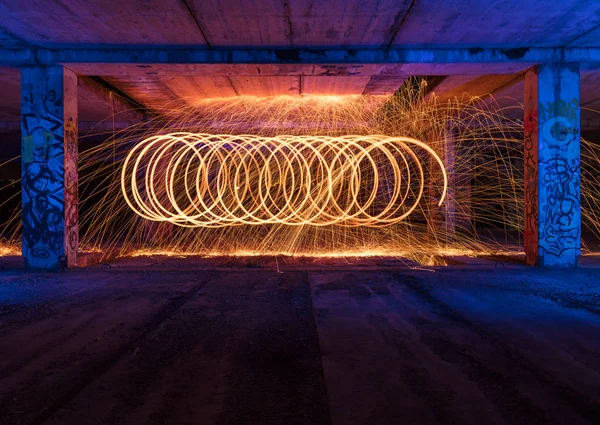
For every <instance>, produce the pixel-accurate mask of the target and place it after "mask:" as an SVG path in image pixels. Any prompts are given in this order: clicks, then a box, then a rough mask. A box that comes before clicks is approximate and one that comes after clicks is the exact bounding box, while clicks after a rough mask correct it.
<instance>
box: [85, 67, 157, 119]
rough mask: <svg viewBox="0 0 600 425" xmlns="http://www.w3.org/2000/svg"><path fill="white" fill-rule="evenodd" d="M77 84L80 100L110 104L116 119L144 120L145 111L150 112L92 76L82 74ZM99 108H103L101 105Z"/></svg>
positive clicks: (89, 102)
mask: <svg viewBox="0 0 600 425" xmlns="http://www.w3.org/2000/svg"><path fill="white" fill-rule="evenodd" d="M77 84H78V87H79V91H80V101H83V102H86V103H88V104H102V105H100V106H104V105H109V107H111V108H112V110H113V113H114V118H115V121H120V122H123V121H132V122H140V121H143V120H144V112H146V113H147V112H148V111H147V110H142V109H141V105H137V104H134V103H133V102H132V101H130V100H128V99H127V98H125V97H123V96H120V95H119V94H117V93H116V92H114V91H112V90H110V89H109V88H106V87H105V86H103V85H101V84H99V83H98V82H96V81H95V80H94V79H92V78H90V77H86V76H83V75H80V76H79V78H78V79H77ZM98 109H103V108H101V107H99V108H98ZM80 131H81V128H80Z"/></svg>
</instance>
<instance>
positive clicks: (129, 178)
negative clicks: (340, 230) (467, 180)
mask: <svg viewBox="0 0 600 425" xmlns="http://www.w3.org/2000/svg"><path fill="white" fill-rule="evenodd" d="M416 150H421V151H424V152H426V153H427V154H429V155H431V157H432V158H433V159H434V160H435V162H436V163H437V166H439V168H440V170H441V174H442V176H443V185H442V186H443V189H442V194H441V197H440V199H439V202H438V206H439V205H442V203H443V202H444V198H445V196H446V191H447V188H448V176H447V174H446V170H445V169H444V164H443V162H442V160H441V158H440V157H439V155H438V154H437V153H436V152H435V151H434V150H433V149H432V148H431V147H429V146H428V145H426V144H425V143H423V142H421V141H419V140H416V139H413V138H410V137H387V136H381V135H368V136H357V135H349V136H339V137H330V136H292V135H288V136H277V137H257V136H251V135H211V134H194V133H172V134H167V135H158V136H153V137H149V138H147V139H145V140H143V141H142V142H141V143H139V144H137V145H136V146H135V147H134V148H133V149H132V150H131V151H130V152H129V154H128V155H127V157H126V158H125V161H124V163H123V168H122V173H121V190H122V193H123V196H124V198H125V201H126V202H127V204H128V205H129V207H130V208H131V209H132V210H133V211H135V212H136V213H137V214H138V215H139V216H141V217H143V218H146V219H148V220H153V221H166V222H170V223H173V224H176V225H179V226H183V227H222V226H233V225H243V224H247V225H257V224H283V225H292V226H304V225H312V226H331V225H340V226H347V227H357V226H370V227H377V226H389V225H392V224H395V223H398V222H400V221H402V220H404V219H405V218H406V217H408V216H409V215H410V214H411V213H412V212H413V211H414V210H415V208H416V207H417V205H418V204H419V201H420V200H421V198H422V197H423V191H424V187H425V183H424V180H425V172H424V168H425V167H423V165H422V164H421V158H420V156H419V155H418V153H419V152H415V151H416ZM415 177H416V180H417V181H418V184H417V185H416V191H415V190H414V188H413V187H411V178H412V179H413V181H414V180H415ZM413 186H415V185H413ZM182 193H184V194H185V196H182V195H181V194H182ZM407 204H408V205H407Z"/></svg>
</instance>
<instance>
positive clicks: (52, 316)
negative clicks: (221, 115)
mask: <svg viewBox="0 0 600 425" xmlns="http://www.w3.org/2000/svg"><path fill="white" fill-rule="evenodd" d="M446 263H447V264H451V265H448V266H445V267H441V266H439V267H423V266H419V265H418V264H415V263H412V262H410V261H407V260H403V259H399V258H379V257H373V258H333V259H332V258H329V259H327V258H290V257H245V258H233V257H224V258H223V257H213V258H192V257H185V258H184V257H180V258H179V257H138V258H121V259H119V260H116V261H113V262H111V263H106V264H101V265H98V266H94V267H89V268H85V269H77V270H71V271H66V272H60V273H32V272H27V271H25V270H22V269H21V268H19V267H18V264H19V263H18V260H16V259H3V261H2V262H1V263H0V424H3V425H9V424H28V425H29V424H77V425H80V424H81V425H84V424H119V425H124V424H144V425H145V424H177V425H179V424H190V425H192V424H193V425H198V424H223V425H225V424H227V425H245V424H257V425H270V424H282V425H283V424H285V425H293V424H298V425H300V424H302V425H318V424H334V425H343V424H357V425H358V424H364V425H377V424H391V425H395V424H405V423H406V424H441V425H442V424H443V425H446V424H474V425H481V424H486V425H488V424H490V425H492V424H519V425H521V424H527V425H531V424H568V425H577V424H597V423H598V418H600V256H597V257H595V256H591V257H584V258H583V259H582V261H581V264H582V265H581V266H580V267H578V268H577V269H571V270H543V269H538V268H530V267H525V266H523V265H522V264H520V263H519V261H515V260H514V259H509V258H506V259H503V258H467V257H453V258H449V259H447V261H446Z"/></svg>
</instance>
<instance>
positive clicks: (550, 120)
mask: <svg viewBox="0 0 600 425" xmlns="http://www.w3.org/2000/svg"><path fill="white" fill-rule="evenodd" d="M579 96H580V94H579V66H578V65H576V64H544V65H539V66H538V67H537V68H533V69H532V70H530V71H528V73H527V75H526V79H525V251H526V255H527V262H528V263H529V264H538V265H542V266H555V267H569V266H575V265H576V264H577V258H578V256H579V254H580V248H581V241H580V238H581V211H580V187H579V185H580V152H579V150H580V142H579V138H580V136H579V135H580V108H579Z"/></svg>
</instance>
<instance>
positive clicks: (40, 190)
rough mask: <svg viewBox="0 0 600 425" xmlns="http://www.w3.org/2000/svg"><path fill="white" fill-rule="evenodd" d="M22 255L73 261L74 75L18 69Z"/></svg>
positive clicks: (51, 265)
mask: <svg viewBox="0 0 600 425" xmlns="http://www.w3.org/2000/svg"><path fill="white" fill-rule="evenodd" d="M21 141H22V143H21V147H22V185H23V190H22V205H23V218H22V219H23V257H24V259H25V266H26V267H27V268H31V269H40V270H59V269H60V268H61V267H63V266H67V267H72V266H76V265H77V249H78V245H79V228H78V212H77V206H78V195H77V183H78V178H77V75H76V74H75V73H73V72H72V71H70V70H69V69H66V68H64V67H62V66H52V67H30V68H22V69H21Z"/></svg>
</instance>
